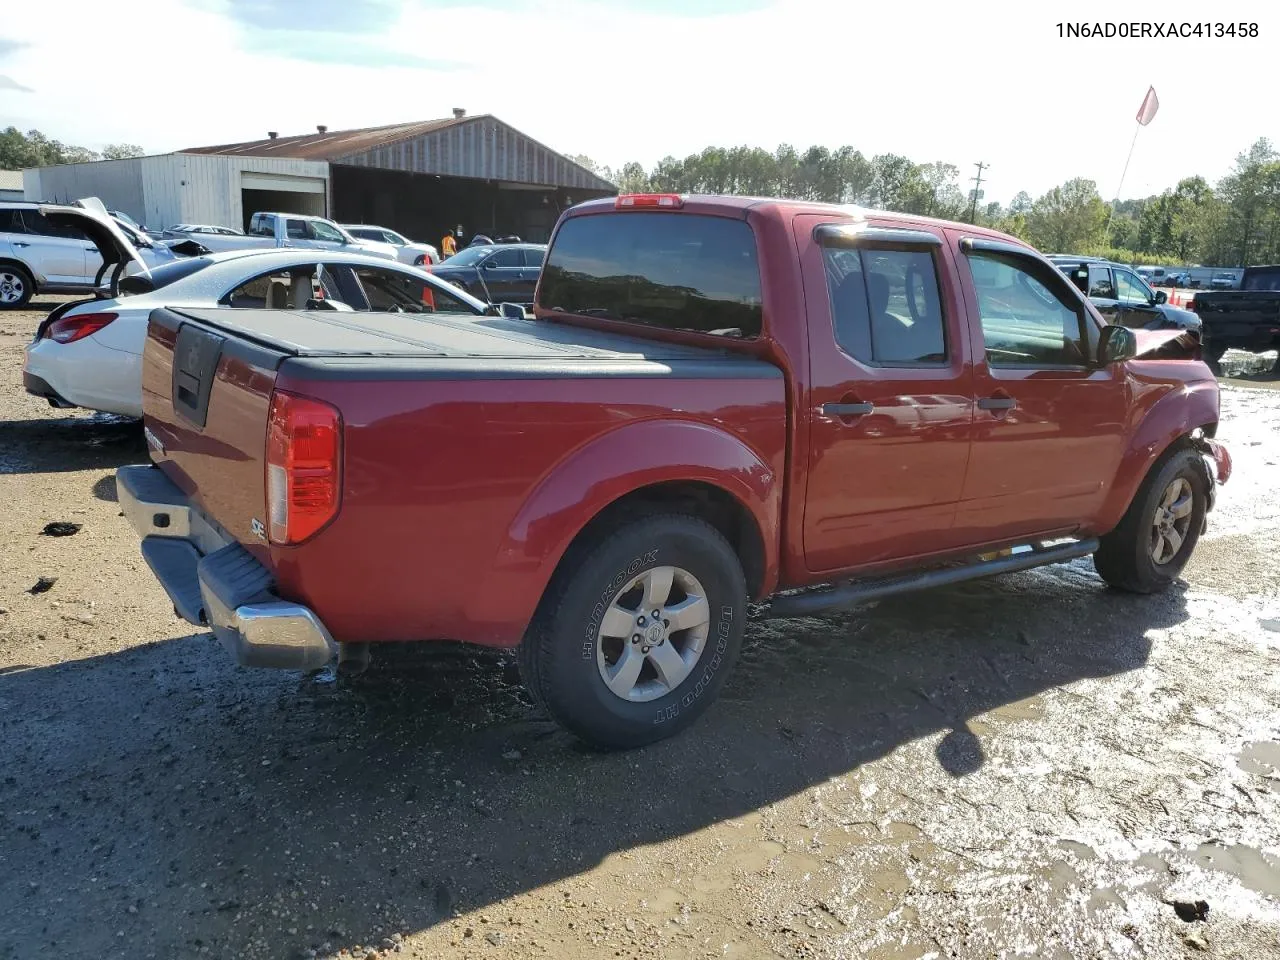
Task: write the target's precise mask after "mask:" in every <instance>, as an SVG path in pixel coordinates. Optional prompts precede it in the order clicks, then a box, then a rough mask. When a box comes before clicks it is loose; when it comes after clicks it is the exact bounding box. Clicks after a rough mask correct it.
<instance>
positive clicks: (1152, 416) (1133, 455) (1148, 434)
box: [1098, 381, 1218, 533]
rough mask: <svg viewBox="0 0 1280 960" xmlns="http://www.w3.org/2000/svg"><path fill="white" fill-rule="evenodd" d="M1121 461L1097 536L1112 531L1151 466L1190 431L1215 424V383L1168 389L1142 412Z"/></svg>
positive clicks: (1216, 387) (1216, 411)
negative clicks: (1183, 388)
mask: <svg viewBox="0 0 1280 960" xmlns="http://www.w3.org/2000/svg"><path fill="white" fill-rule="evenodd" d="M1139 415H1140V416H1141V417H1142V420H1141V423H1139V424H1138V427H1137V430H1136V431H1134V433H1133V435H1132V438H1131V440H1130V441H1129V445H1128V447H1127V448H1126V449H1125V451H1124V454H1123V455H1122V456H1121V458H1120V465H1119V466H1118V467H1117V468H1116V473H1115V477H1114V478H1113V479H1112V482H1111V489H1110V493H1109V494H1108V495H1107V499H1106V502H1105V503H1104V505H1103V508H1102V511H1101V513H1100V514H1099V516H1098V533H1109V532H1110V531H1111V530H1113V529H1115V527H1116V525H1117V524H1119V523H1120V521H1121V519H1122V518H1123V517H1124V515H1125V512H1126V511H1127V510H1128V509H1129V504H1131V503H1132V502H1133V498H1134V497H1135V496H1136V495H1137V493H1138V488H1139V487H1141V486H1142V482H1143V481H1144V480H1145V479H1146V478H1147V474H1149V473H1150V472H1151V468H1152V466H1153V465H1154V464H1155V463H1156V461H1157V460H1159V459H1160V458H1161V457H1162V456H1164V454H1165V453H1166V452H1167V451H1168V450H1169V448H1170V447H1171V446H1172V445H1173V444H1174V443H1176V442H1177V440H1178V439H1179V438H1180V437H1185V436H1188V435H1189V434H1190V433H1191V432H1192V431H1193V430H1196V429H1199V428H1201V427H1207V426H1209V425H1210V424H1216V423H1217V422H1218V384H1217V382H1216V381H1200V382H1196V383H1188V384H1187V385H1186V389H1185V391H1183V390H1169V391H1168V392H1166V393H1165V394H1163V395H1162V396H1161V397H1160V398H1159V399H1157V400H1156V402H1155V403H1153V404H1152V405H1151V407H1150V408H1148V409H1147V410H1146V411H1145V412H1139Z"/></svg>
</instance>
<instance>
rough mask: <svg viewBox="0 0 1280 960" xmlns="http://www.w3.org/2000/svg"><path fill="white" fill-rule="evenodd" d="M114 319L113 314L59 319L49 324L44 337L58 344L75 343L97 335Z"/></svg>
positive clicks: (82, 315)
mask: <svg viewBox="0 0 1280 960" xmlns="http://www.w3.org/2000/svg"><path fill="white" fill-rule="evenodd" d="M115 318H116V315H115V314H114V313H82V314H80V315H79V316H77V317H60V318H59V319H57V320H55V321H53V323H51V324H49V329H48V330H46V331H45V332H44V335H45V336H46V337H47V338H48V339H50V340H56V341H57V342H58V343H75V342H76V341H77V340H83V339H84V338H85V337H87V336H89V335H90V334H93V333H97V332H98V331H99V330H101V329H102V328H103V327H105V326H106V325H107V324H108V323H110V322H111V321H112V320H114V319H115Z"/></svg>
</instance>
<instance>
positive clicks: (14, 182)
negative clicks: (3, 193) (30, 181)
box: [0, 170, 22, 190]
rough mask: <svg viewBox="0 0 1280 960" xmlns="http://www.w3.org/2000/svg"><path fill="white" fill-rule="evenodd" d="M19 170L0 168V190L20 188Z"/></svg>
mask: <svg viewBox="0 0 1280 960" xmlns="http://www.w3.org/2000/svg"><path fill="white" fill-rule="evenodd" d="M21 189H22V171H21V170H0V190H21Z"/></svg>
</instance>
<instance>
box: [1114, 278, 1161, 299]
mask: <svg viewBox="0 0 1280 960" xmlns="http://www.w3.org/2000/svg"><path fill="white" fill-rule="evenodd" d="M1113 272H1114V273H1115V275H1116V294H1115V295H1116V299H1117V300H1121V301H1123V302H1125V303H1150V302H1151V301H1152V300H1153V299H1154V298H1155V294H1153V293H1152V292H1151V288H1150V287H1148V286H1147V285H1146V284H1145V283H1143V282H1142V281H1141V280H1140V279H1138V277H1137V276H1135V275H1134V274H1132V273H1130V272H1129V271H1128V270H1115V271H1113Z"/></svg>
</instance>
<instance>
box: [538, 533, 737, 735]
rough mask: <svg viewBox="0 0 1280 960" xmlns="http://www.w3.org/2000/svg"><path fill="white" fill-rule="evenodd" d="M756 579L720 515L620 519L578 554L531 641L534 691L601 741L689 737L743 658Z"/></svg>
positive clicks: (579, 731)
mask: <svg viewBox="0 0 1280 960" xmlns="http://www.w3.org/2000/svg"><path fill="white" fill-rule="evenodd" d="M746 610H747V591H746V582H745V579H744V577H743V573H742V566H741V564H740V563H739V562H738V558H737V555H736V554H735V553H734V551H733V548H732V547H730V546H729V544H728V542H727V541H726V540H725V538H724V537H723V536H721V534H720V533H719V531H717V530H716V529H715V528H714V527H712V526H711V525H710V524H709V523H706V522H705V521H703V520H700V519H697V518H696V517H692V516H685V515H682V514H665V515H659V516H653V517H647V518H644V519H639V520H633V521H631V522H628V523H625V524H623V525H622V526H619V527H615V528H614V529H613V530H612V532H610V533H608V534H605V535H602V536H601V537H599V538H597V539H596V541H595V542H594V543H593V544H591V545H588V546H587V547H586V548H585V549H581V550H577V551H575V554H574V555H573V556H572V557H570V558H568V560H567V568H566V569H564V570H562V571H561V572H560V573H559V574H557V577H556V579H555V581H554V582H553V583H552V586H551V588H550V592H549V594H548V597H547V599H546V601H545V602H544V604H543V606H542V608H541V609H540V611H539V614H538V616H537V618H536V619H535V622H534V624H533V625H532V627H531V628H530V631H529V635H528V636H527V637H526V638H525V639H524V642H523V643H522V644H521V646H520V663H521V669H522V672H523V673H524V677H525V682H526V684H527V685H528V687H529V689H530V693H531V694H532V695H533V697H534V699H535V700H537V701H539V702H540V703H542V704H543V705H544V706H545V707H546V708H547V710H548V711H549V712H550V713H551V715H552V716H553V717H554V718H555V719H556V720H558V721H559V722H560V723H561V724H562V725H564V726H565V727H566V728H567V729H568V730H570V731H571V732H572V733H574V734H576V735H577V736H578V737H580V738H582V739H583V740H585V741H587V742H589V743H592V744H594V745H596V746H601V747H609V748H626V747H638V746H643V745H644V744H647V743H653V742H654V741H657V740H662V739H664V738H666V737H669V736H671V735H672V734H675V733H678V732H679V731H680V730H683V729H684V728H685V727H687V726H689V725H690V724H691V723H693V722H694V720H696V719H697V718H698V717H699V716H700V715H701V713H702V712H703V711H704V710H705V709H706V708H707V707H708V706H709V705H710V703H711V701H713V700H714V699H715V698H716V695H717V694H718V693H719V691H720V688H721V686H722V685H723V684H724V681H725V679H726V678H727V677H728V675H729V671H730V669H731V668H732V666H733V664H734V662H735V661H736V660H737V657H738V651H739V648H740V647H741V645H742V630H743V621H744V618H745V616H746Z"/></svg>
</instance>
